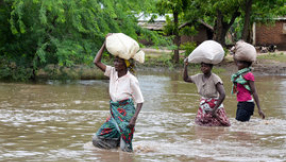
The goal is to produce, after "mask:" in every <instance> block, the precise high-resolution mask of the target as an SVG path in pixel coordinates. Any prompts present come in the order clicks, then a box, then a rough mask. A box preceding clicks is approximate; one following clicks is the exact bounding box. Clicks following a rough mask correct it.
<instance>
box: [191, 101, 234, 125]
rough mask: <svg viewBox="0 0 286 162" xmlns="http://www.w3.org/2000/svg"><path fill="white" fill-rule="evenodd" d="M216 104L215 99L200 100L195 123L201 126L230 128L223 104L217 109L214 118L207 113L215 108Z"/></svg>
mask: <svg viewBox="0 0 286 162" xmlns="http://www.w3.org/2000/svg"><path fill="white" fill-rule="evenodd" d="M216 103H217V99H205V98H201V102H200V107H199V110H198V114H197V116H196V119H195V123H196V124H198V125H202V126H230V122H229V120H228V118H227V116H226V113H225V110H224V107H223V104H221V105H220V106H219V108H218V109H217V113H216V117H213V116H212V115H211V114H210V113H209V111H210V110H212V109H213V108H214V107H215V105H216Z"/></svg>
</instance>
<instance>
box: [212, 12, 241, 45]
mask: <svg viewBox="0 0 286 162" xmlns="http://www.w3.org/2000/svg"><path fill="white" fill-rule="evenodd" d="M238 16H240V12H238V8H237V9H236V10H235V12H234V13H233V14H232V17H231V20H230V22H229V23H227V22H224V17H223V14H222V13H221V11H220V10H217V18H216V21H215V26H214V40H215V41H217V42H219V43H220V44H221V45H222V46H224V47H225V45H226V44H225V36H226V34H227V31H228V30H229V28H230V27H231V25H232V24H233V23H234V21H235V19H236V18H237V17H238Z"/></svg>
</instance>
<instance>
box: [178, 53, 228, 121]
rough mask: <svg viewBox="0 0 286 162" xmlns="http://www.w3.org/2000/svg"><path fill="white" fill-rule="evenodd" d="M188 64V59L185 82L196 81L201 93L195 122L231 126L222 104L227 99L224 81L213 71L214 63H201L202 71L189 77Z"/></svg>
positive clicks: (185, 68) (185, 67)
mask: <svg viewBox="0 0 286 162" xmlns="http://www.w3.org/2000/svg"><path fill="white" fill-rule="evenodd" d="M188 64H189V63H188V59H186V60H185V66H184V76H183V79H184V81H185V82H189V83H195V84H196V86H197V88H198V92H199V94H200V95H201V100H200V106H199V110H198V113H197V116H196V119H195V123H196V124H198V125H201V126H230V122H229V120H228V118H227V116H226V113H225V110H224V107H223V104H222V102H223V100H224V99H225V91H224V87H223V82H222V80H221V79H220V77H219V76H217V75H216V74H214V73H212V72H211V70H212V67H213V65H212V64H206V63H201V71H202V73H199V74H196V75H192V76H190V77H189V76H188V71H187V69H188V68H187V67H188Z"/></svg>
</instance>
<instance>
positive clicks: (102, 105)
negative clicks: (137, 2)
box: [0, 71, 286, 162]
mask: <svg viewBox="0 0 286 162" xmlns="http://www.w3.org/2000/svg"><path fill="white" fill-rule="evenodd" d="M181 76H182V74H181V73H178V72H177V73H162V72H147V71H145V72H143V71H142V72H140V73H139V74H138V79H139V82H140V86H141V89H142V92H143V95H144V97H145V101H146V102H145V103H144V106H143V109H142V112H141V113H140V115H139V118H138V122H137V125H136V131H135V135H134V140H133V147H134V153H132V154H130V153H124V152H121V151H119V150H100V149H96V148H94V147H93V146H92V144H91V142H90V141H91V138H92V136H93V134H94V133H95V132H96V131H97V129H98V128H99V127H100V126H101V124H103V122H104V121H105V119H106V118H107V117H108V116H109V110H108V108H109V103H108V101H109V95H108V81H106V80H103V81H101V80H89V81H71V82H68V83H66V84H62V83H61V82H58V81H47V82H45V83H40V84H20V83H0V130H1V131H0V142H1V145H0V161H58V162H62V161H103V162H113V161H119V162H129V161H130V162H131V161H134V162H136V161H143V162H144V161H146V162H147V161H148V162H150V161H151V162H159V161H164V162H165V161H172V162H173V161H186V162H187V161H200V162H201V161H285V159H286V155H285V151H284V150H285V149H286V120H285V118H286V106H285V96H286V93H285V92H286V91H285V88H286V78H285V77H284V76H256V83H255V84H256V87H257V90H258V93H259V97H260V100H261V106H262V109H263V110H264V112H265V113H266V115H267V118H266V120H262V119H260V118H259V117H258V113H257V109H256V110H255V113H254V116H253V117H252V119H251V121H250V122H246V123H241V122H237V121H235V120H234V117H235V111H236V104H237V102H236V98H235V96H232V95H230V88H231V83H230V81H229V78H230V76H229V75H228V74H220V76H221V78H222V80H223V82H224V86H225V90H226V94H227V96H226V99H225V102H224V105H225V109H226V112H227V115H228V117H229V118H230V121H231V124H232V126H231V127H227V128H220V127H200V126H196V125H195V123H194V118H195V116H196V113H197V109H198V101H199V99H200V97H199V95H198V94H197V88H196V87H195V85H193V84H189V83H185V82H184V81H183V80H182V78H181Z"/></svg>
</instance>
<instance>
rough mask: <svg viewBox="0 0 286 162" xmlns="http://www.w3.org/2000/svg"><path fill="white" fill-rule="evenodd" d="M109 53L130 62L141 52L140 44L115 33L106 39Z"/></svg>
mask: <svg viewBox="0 0 286 162" xmlns="http://www.w3.org/2000/svg"><path fill="white" fill-rule="evenodd" d="M105 43H106V49H107V51H108V52H109V53H110V54H112V55H114V56H118V57H120V58H123V59H125V60H129V59H130V58H132V57H133V56H134V55H135V54H136V52H137V51H138V50H139V45H138V43H137V42H136V41H135V40H134V39H132V38H131V37H129V36H127V35H125V34H123V33H113V34H112V35H110V36H108V37H107V38H106V42H105Z"/></svg>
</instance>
